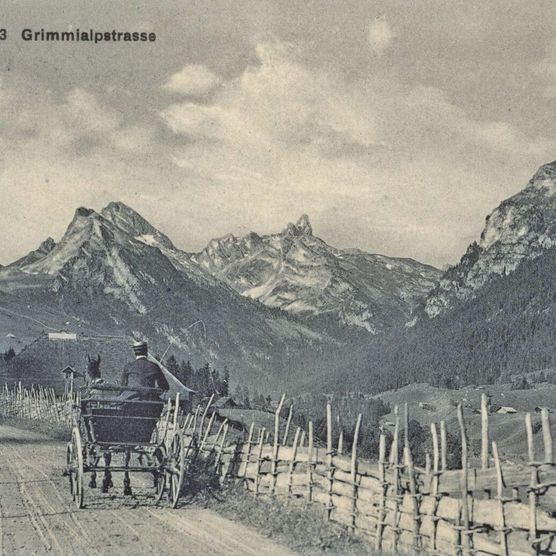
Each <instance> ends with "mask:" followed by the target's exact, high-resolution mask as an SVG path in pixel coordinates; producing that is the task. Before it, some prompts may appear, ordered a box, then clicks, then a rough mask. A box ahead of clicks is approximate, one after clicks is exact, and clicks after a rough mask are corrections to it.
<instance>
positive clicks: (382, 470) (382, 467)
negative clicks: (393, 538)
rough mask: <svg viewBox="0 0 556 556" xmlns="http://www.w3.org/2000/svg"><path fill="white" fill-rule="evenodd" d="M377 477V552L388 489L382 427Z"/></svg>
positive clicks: (380, 545)
mask: <svg viewBox="0 0 556 556" xmlns="http://www.w3.org/2000/svg"><path fill="white" fill-rule="evenodd" d="M378 477H379V480H380V499H379V502H378V519H377V523H376V538H375V549H376V551H377V552H379V551H380V550H382V532H383V530H384V521H385V519H386V514H385V507H386V494H387V491H388V483H387V482H386V435H385V434H384V430H383V429H382V428H381V429H380V438H379V441H378Z"/></svg>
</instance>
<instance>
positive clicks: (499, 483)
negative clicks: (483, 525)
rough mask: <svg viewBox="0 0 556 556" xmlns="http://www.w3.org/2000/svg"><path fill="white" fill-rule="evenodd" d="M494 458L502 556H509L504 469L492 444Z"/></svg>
mask: <svg viewBox="0 0 556 556" xmlns="http://www.w3.org/2000/svg"><path fill="white" fill-rule="evenodd" d="M492 457H493V458H494V466H495V468H496V498H497V499H498V509H499V512H500V551H501V555H502V556H508V538H507V534H508V532H507V530H506V515H505V511H504V499H503V494H504V479H503V477H502V467H501V465H500V458H499V457H498V446H497V445H496V442H493V443H492Z"/></svg>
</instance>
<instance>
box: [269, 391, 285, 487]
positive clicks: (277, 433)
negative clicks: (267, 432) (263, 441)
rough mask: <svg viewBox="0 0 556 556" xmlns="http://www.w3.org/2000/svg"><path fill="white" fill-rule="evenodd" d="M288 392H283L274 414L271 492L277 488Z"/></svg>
mask: <svg viewBox="0 0 556 556" xmlns="http://www.w3.org/2000/svg"><path fill="white" fill-rule="evenodd" d="M285 399H286V394H282V398H281V399H280V403H279V404H278V408H277V409H276V413H275V414H274V446H273V449H272V462H271V464H270V494H274V491H275V490H276V474H277V471H276V469H277V467H278V451H279V449H280V412H281V411H282V406H283V405H284V400H285Z"/></svg>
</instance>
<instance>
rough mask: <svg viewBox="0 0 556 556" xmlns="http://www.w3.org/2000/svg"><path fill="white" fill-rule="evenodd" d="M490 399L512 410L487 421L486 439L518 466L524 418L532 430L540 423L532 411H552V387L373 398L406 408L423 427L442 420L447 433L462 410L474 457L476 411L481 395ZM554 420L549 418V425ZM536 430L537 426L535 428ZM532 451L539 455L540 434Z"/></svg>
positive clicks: (403, 392) (419, 391)
mask: <svg viewBox="0 0 556 556" xmlns="http://www.w3.org/2000/svg"><path fill="white" fill-rule="evenodd" d="M483 393H487V394H489V395H490V396H491V404H492V405H495V406H509V407H513V408H514V409H515V410H516V411H517V412H516V413H514V414H499V413H493V414H491V415H490V417H489V425H490V439H491V441H492V440H495V441H496V442H497V444H498V449H499V451H500V454H501V456H502V457H504V458H505V459H506V460H508V461H515V462H516V463H517V462H522V461H524V455H525V454H526V452H527V444H526V442H527V437H526V432H525V414H526V413H527V412H530V413H531V414H532V420H533V426H534V427H535V423H539V422H540V415H539V414H538V413H536V412H535V408H536V407H548V408H552V409H554V408H556V385H554V384H547V383H542V384H536V385H535V388H531V389H527V390H512V389H511V388H510V386H509V385H505V384H500V385H489V386H476V387H467V388H463V389H461V390H448V389H443V388H436V387H434V386H430V385H428V384H421V383H417V384H411V385H409V386H406V387H404V388H401V389H399V390H397V391H389V392H384V393H382V394H379V395H378V396H377V397H379V398H381V399H382V400H383V401H385V402H386V403H388V404H389V405H390V407H392V408H393V407H394V405H396V404H397V405H398V406H399V407H400V411H401V412H403V406H404V404H405V403H407V404H408V409H409V415H410V419H415V420H417V421H419V423H420V424H421V425H422V426H424V427H427V428H428V427H429V426H430V423H433V422H436V423H438V422H439V421H440V420H442V419H444V420H445V421H446V425H447V428H448V431H450V432H451V433H452V434H459V429H458V423H457V412H456V408H457V404H458V403H461V404H462V405H463V408H464V417H465V422H466V429H467V435H468V438H469V440H470V445H471V450H472V452H473V453H474V455H475V456H478V455H479V454H478V446H479V443H480V436H481V418H480V414H479V408H480V405H481V395H482V394H483ZM393 420H394V415H393V413H390V414H388V415H385V416H384V418H383V420H382V422H383V423H386V424H387V426H388V428H391V425H390V423H392V422H393ZM554 420H555V418H554V417H552V421H554ZM537 426H538V425H537ZM534 436H535V448H536V450H537V453H538V454H540V453H541V448H542V438H541V433H540V432H537V433H536V434H535V435H534Z"/></svg>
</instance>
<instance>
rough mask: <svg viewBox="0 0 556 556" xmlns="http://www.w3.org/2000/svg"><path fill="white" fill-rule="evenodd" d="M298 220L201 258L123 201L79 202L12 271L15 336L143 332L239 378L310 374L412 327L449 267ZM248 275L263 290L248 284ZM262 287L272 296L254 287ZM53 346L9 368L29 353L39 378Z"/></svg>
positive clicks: (226, 241)
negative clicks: (63, 226) (331, 235)
mask: <svg viewBox="0 0 556 556" xmlns="http://www.w3.org/2000/svg"><path fill="white" fill-rule="evenodd" d="M300 222H301V223H298V225H296V226H294V225H290V226H288V227H287V229H286V230H285V231H284V232H282V233H280V234H275V235H272V236H258V235H256V234H250V235H249V236H247V237H246V238H240V239H236V238H233V236H228V237H227V238H223V239H221V240H214V241H212V242H210V243H209V246H207V248H206V249H205V250H203V251H202V252H201V253H198V254H189V253H187V252H185V251H183V250H180V249H178V248H177V247H176V246H175V245H174V244H173V243H172V241H171V240H170V239H169V238H168V237H167V236H166V235H164V234H163V233H162V232H160V231H159V230H157V229H156V228H154V227H153V226H152V225H151V224H150V223H149V222H147V221H146V220H145V219H144V218H143V217H142V216H141V215H139V214H138V213H137V212H136V211H134V210H133V209H131V208H130V207H128V206H126V205H125V204H123V203H118V202H113V203H110V204H109V205H108V206H106V207H105V208H103V209H102V210H101V211H100V212H96V211H94V210H92V209H87V208H84V207H80V208H78V209H77V210H76V212H75V215H74V217H73V219H72V221H71V223H70V224H69V226H68V228H67V230H66V232H65V233H64V235H63V237H62V238H61V240H60V241H59V242H58V243H56V242H54V240H52V239H51V238H48V239H47V240H46V241H44V242H43V243H42V244H41V245H40V246H39V248H38V249H36V250H34V251H32V252H31V253H29V254H28V255H26V256H25V257H22V258H21V259H19V260H17V261H15V262H14V263H12V264H10V265H8V266H6V267H4V268H2V269H0V315H1V319H2V321H3V325H4V326H3V328H4V327H5V329H6V331H9V333H10V338H9V339H6V338H4V341H5V342H7V343H10V342H12V341H13V339H14V338H13V337H16V338H17V339H19V340H20V341H21V342H23V344H24V345H27V344H30V342H31V341H32V340H34V339H35V338H36V337H37V336H38V335H39V334H41V333H43V332H45V331H49V330H58V329H61V328H63V329H68V330H77V331H78V332H79V333H80V338H81V339H82V340H83V341H85V339H87V340H91V339H99V338H106V342H117V341H118V340H120V341H121V340H122V339H123V338H129V339H131V338H132V337H142V338H147V339H148V340H149V341H150V342H151V344H153V346H154V348H155V349H157V350H158V351H160V352H166V351H168V348H170V352H171V353H175V354H176V355H177V356H179V357H183V358H187V359H190V360H191V361H192V363H194V364H197V365H198V364H202V363H203V362H205V361H208V362H210V363H212V364H213V365H214V366H216V367H218V368H223V367H225V366H227V367H229V368H230V371H231V374H232V378H233V379H237V380H239V379H241V380H249V381H252V382H255V383H262V384H265V385H276V384H278V383H284V384H292V383H295V380H296V377H302V378H303V379H304V380H305V378H306V377H307V376H313V375H315V374H318V372H319V369H321V368H322V365H326V361H327V360H328V359H329V356H328V354H329V353H331V352H337V351H340V352H341V351H343V350H349V349H351V347H350V346H351V344H352V343H353V342H356V343H364V340H363V337H364V336H368V335H369V332H376V331H380V330H384V329H388V328H391V327H393V326H396V325H400V324H403V322H405V320H406V319H407V318H408V316H409V315H410V314H411V310H412V307H413V306H414V305H415V303H416V300H417V298H418V297H419V295H422V294H423V293H424V292H426V291H427V290H428V289H430V288H431V287H432V286H433V285H434V283H435V282H434V279H435V276H437V274H438V272H437V271H436V270H435V269H433V268H431V267H428V266H426V265H421V264H419V263H417V262H415V261H411V260H400V259H390V258H387V257H383V256H379V255H368V254H365V253H362V252H355V251H354V252H349V251H341V250H337V249H334V248H332V247H330V246H328V245H327V244H326V243H325V242H324V241H322V240H320V239H318V238H316V237H314V236H313V235H312V233H311V229H310V224H309V222H308V219H307V218H306V217H305V218H303V219H302V220H301V221H300ZM255 238H256V239H255ZM250 241H251V242H252V244H251V245H250ZM239 253H242V255H241V257H240V255H239ZM232 267H233V268H235V273H234V272H232V271H231V269H232ZM350 269H351V271H350ZM247 280H249V284H250V286H251V287H250V288H248V289H246V288H242V287H241V285H242V284H244V283H245V281H247ZM303 284H305V285H306V286H305V287H302V285H303ZM257 289H258V291H260V292H266V295H263V294H262V293H261V295H259V296H257V295H254V293H253V291H254V290H257ZM284 300H289V303H286V302H284ZM124 343H125V342H124ZM84 345H85V344H84ZM49 346H51V344H49V343H48V342H47V343H46V344H45V343H44V342H39V344H37V343H32V344H31V345H30V346H28V347H27V348H26V349H23V350H22V352H21V354H19V355H18V356H16V358H15V359H14V361H13V362H11V364H10V365H11V367H12V368H15V367H16V366H17V367H18V368H21V367H22V364H21V361H22V358H24V357H29V358H30V359H29V361H31V359H32V361H33V368H34V369H35V371H34V374H35V375H37V376H38V377H40V375H41V373H42V370H41V368H40V360H41V357H40V356H39V354H33V350H40V351H44V350H45V349H46V350H48V349H50V347H49ZM67 351H68V350H66V352H67ZM78 351H79V350H78ZM76 353H77V352H76ZM82 355H83V358H84V354H82ZM72 357H76V355H74V356H72ZM51 359H52V358H51ZM80 364H81V365H82V362H80ZM29 365H31V363H29ZM37 365H38V368H37ZM49 367H52V365H49ZM44 372H46V373H48V372H52V370H48V369H45V370H44ZM110 372H111V371H110V370H108V373H110Z"/></svg>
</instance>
